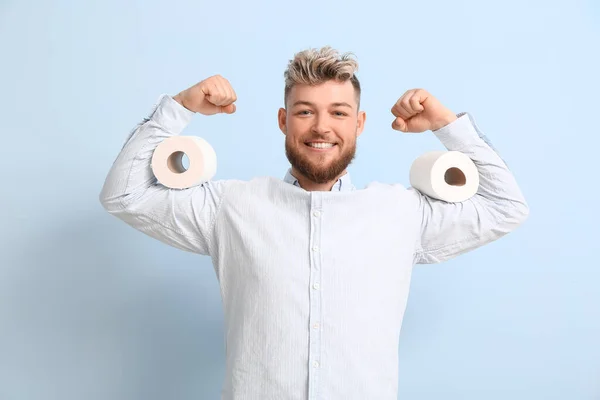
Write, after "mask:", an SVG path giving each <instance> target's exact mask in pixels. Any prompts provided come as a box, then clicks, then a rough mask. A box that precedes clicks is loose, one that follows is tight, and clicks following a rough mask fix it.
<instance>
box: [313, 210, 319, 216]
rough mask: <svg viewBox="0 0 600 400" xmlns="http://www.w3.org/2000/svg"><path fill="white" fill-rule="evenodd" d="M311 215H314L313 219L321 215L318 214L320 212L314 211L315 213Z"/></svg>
mask: <svg viewBox="0 0 600 400" xmlns="http://www.w3.org/2000/svg"><path fill="white" fill-rule="evenodd" d="M313 215H314V216H315V217H318V216H319V215H321V213H320V212H318V211H315V212H314V213H313Z"/></svg>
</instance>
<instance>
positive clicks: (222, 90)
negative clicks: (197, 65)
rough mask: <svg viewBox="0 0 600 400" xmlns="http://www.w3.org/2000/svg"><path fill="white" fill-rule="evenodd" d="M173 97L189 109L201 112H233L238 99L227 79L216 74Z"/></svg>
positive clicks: (207, 113)
mask: <svg viewBox="0 0 600 400" xmlns="http://www.w3.org/2000/svg"><path fill="white" fill-rule="evenodd" d="M173 99H175V100H176V101H177V102H178V103H179V104H181V105H182V106H184V107H185V108H187V109H188V110H190V111H194V112H198V113H200V114H204V115H213V114H218V113H226V114H233V113H234V112H235V104H233V103H234V102H235V101H236V100H237V95H236V94H235V91H234V90H233V88H232V87H231V84H230V83H229V81H228V80H227V79H225V78H223V77H222V76H221V75H214V76H211V77H210V78H206V79H205V80H203V81H201V82H198V83H197V84H195V85H194V86H192V87H190V88H188V89H186V90H184V91H183V92H181V93H179V94H177V95H176V96H174V97H173Z"/></svg>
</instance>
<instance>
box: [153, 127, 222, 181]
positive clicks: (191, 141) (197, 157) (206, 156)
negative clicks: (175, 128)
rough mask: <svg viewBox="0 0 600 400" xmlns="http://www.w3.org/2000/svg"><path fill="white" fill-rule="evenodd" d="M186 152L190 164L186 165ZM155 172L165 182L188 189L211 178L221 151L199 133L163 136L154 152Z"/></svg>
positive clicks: (158, 178) (215, 170)
mask: <svg viewBox="0 0 600 400" xmlns="http://www.w3.org/2000/svg"><path fill="white" fill-rule="evenodd" d="M184 154H185V155H186V156H187V157H188V160H189V166H188V168H187V169H185V168H184V166H183V163H182V159H183V155H184ZM151 165H152V172H153V173H154V176H155V177H156V179H157V180H158V182H160V183H161V184H163V185H165V186H167V187H169V188H173V189H186V188H190V187H192V186H197V185H199V184H201V183H204V182H206V181H208V180H210V179H211V178H212V177H213V176H215V174H216V172H217V154H216V153H215V150H214V149H213V148H212V146H211V145H210V144H209V143H208V142H207V141H206V140H204V139H202V138H199V137H196V136H171V137H169V138H167V139H165V140H163V141H162V142H161V143H160V144H159V145H158V146H156V149H154V153H153V154H152V161H151Z"/></svg>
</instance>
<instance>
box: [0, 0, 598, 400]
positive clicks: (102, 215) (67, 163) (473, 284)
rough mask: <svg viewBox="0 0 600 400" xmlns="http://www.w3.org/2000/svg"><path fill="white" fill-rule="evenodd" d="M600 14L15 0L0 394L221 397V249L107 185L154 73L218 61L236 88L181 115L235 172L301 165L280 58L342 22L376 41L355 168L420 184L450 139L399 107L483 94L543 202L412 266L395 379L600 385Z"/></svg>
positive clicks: (406, 384)
mask: <svg viewBox="0 0 600 400" xmlns="http://www.w3.org/2000/svg"><path fill="white" fill-rule="evenodd" d="M599 27H600V12H599V7H598V3H597V2H592V1H589V2H583V1H573V0H570V1H566V0H565V1H562V2H551V1H530V2H527V4H524V3H523V2H520V1H516V0H511V1H503V2H494V3H491V2H483V1H474V0H473V1H453V2H447V1H442V0H439V1H413V2H408V1H394V2H391V1H383V0H382V1H373V0H370V1H364V2H358V1H335V2H324V4H322V5H318V4H317V3H316V2H310V1H309V2H300V1H298V2H275V1H273V2H267V1H260V2H254V1H253V2H250V1H248V2H243V1H224V2H222V3H221V2H218V1H211V2H209V1H194V2H191V1H189V2H185V1H179V2H166V1H162V2H160V1H135V2H134V1H129V2H120V1H114V0H112V1H96V2H90V1H87V2H76V1H71V2H67V1H62V2H58V1H54V2H16V1H8V2H7V1H3V2H1V3H0V49H1V50H0V51H1V59H2V63H1V64H0V71H1V73H0V88H1V93H2V96H1V97H0V117H1V119H0V122H1V123H0V134H1V138H2V146H1V150H0V153H1V154H2V156H1V158H0V160H1V163H2V165H1V171H2V172H1V174H2V175H1V176H2V188H1V193H2V195H1V197H0V213H1V215H0V216H1V221H2V224H1V226H2V228H0V234H1V235H2V236H1V237H0V240H1V242H0V246H1V249H2V250H1V252H0V399H2V400H59V399H60V400H80V399H85V400H100V399H102V400H106V399H111V400H125V399H127V400H132V399H134V400H154V399H157V400H158V399H177V400H186V399H190V400H192V399H217V398H219V394H220V389H221V384H222V381H223V374H224V342H223V315H222V303H221V299H220V295H219V289H218V283H217V280H216V277H215V275H214V271H213V269H212V266H211V263H210V259H209V258H208V257H202V256H197V255H193V254H189V253H184V252H182V251H179V250H176V249H174V248H170V247H167V246H166V245H163V244H161V243H160V242H157V241H155V240H154V239H151V238H149V237H146V236H144V235H143V234H142V233H139V232H137V231H135V230H133V229H132V228H130V227H128V226H127V225H125V224H124V223H122V222H120V221H119V220H117V219H116V218H114V217H111V216H110V215H108V214H107V213H106V212H105V211H104V210H103V209H102V207H101V205H100V203H99V201H98V195H99V193H100V189H101V187H102V184H103V182H104V178H105V177H106V174H107V172H108V169H109V168H110V166H111V164H112V162H113V160H114V158H115V157H116V156H117V154H118V152H119V150H120V148H121V146H122V144H123V141H124V139H125V138H126V136H127V134H128V133H129V131H130V130H131V129H132V128H133V127H134V126H135V124H136V123H138V122H139V121H140V120H141V119H142V118H143V117H144V116H146V115H147V113H148V112H149V111H150V109H151V107H152V105H153V104H154V102H155V101H156V100H157V99H158V96H159V95H160V94H161V93H169V94H172V95H174V94H176V93H178V92H179V91H181V90H183V89H185V88H187V87H189V86H191V85H193V84H195V83H196V82H198V81H200V80H202V79H204V78H206V77H208V76H211V75H213V74H217V73H219V74H222V75H223V76H225V77H226V78H228V79H229V80H230V82H231V83H232V85H233V86H234V88H235V89H236V91H237V94H238V98H239V100H238V102H237V106H238V112H237V113H236V114H234V115H232V116H228V115H218V116H214V117H203V116H200V115H198V116H195V117H194V120H193V122H192V123H191V125H190V126H189V128H188V129H187V130H186V131H185V132H184V134H186V135H198V136H202V137H204V138H205V139H207V140H208V141H209V142H210V143H211V144H212V145H213V146H214V148H215V150H216V152H217V154H218V156H219V170H218V173H217V176H216V178H217V179H227V178H238V179H250V178H252V177H254V176H260V175H272V176H277V177H283V175H284V174H285V170H286V168H287V167H288V163H287V159H286V158H285V155H284V150H283V143H284V136H283V135H282V134H281V132H280V131H279V129H278V127H277V121H276V115H277V109H278V108H279V107H280V106H281V105H282V97H283V71H284V69H285V67H286V65H287V62H288V60H289V59H290V58H291V57H293V54H294V53H295V52H297V51H300V50H302V49H304V48H306V47H320V46H323V45H327V44H329V45H332V46H333V47H335V48H337V49H339V50H340V51H342V52H345V51H351V52H353V53H354V54H356V56H357V58H358V61H359V63H360V70H359V73H358V76H359V78H360V80H361V83H362V85H363V97H362V108H363V109H364V110H365V111H366V112H367V122H366V129H365V132H364V134H363V135H362V136H361V137H360V139H359V142H358V156H357V159H356V160H355V162H354V163H353V164H352V166H351V167H350V172H351V173H352V176H353V180H354V183H355V184H356V185H357V187H359V188H362V187H364V185H365V184H366V183H367V182H369V181H372V180H377V181H383V182H390V183H391V182H400V183H404V184H409V182H408V171H409V168H410V165H411V163H412V161H413V160H414V159H415V158H416V157H417V156H419V155H420V154H421V153H423V152H425V151H430V150H436V149H442V147H441V144H440V143H439V141H437V139H436V138H435V137H434V136H433V135H432V134H431V132H427V133H424V134H422V135H413V136H407V135H404V134H402V133H400V132H397V131H394V130H392V129H391V126H390V125H391V122H392V120H393V116H392V115H391V113H390V111H389V110H390V108H391V106H392V105H393V104H394V102H395V101H396V100H397V99H398V98H399V97H400V96H401V95H402V94H403V93H404V91H405V90H408V89H411V88H416V87H422V88H425V89H427V90H429V91H430V92H431V93H432V94H434V95H435V96H436V97H438V98H439V99H440V100H441V101H442V102H443V103H445V104H446V105H447V106H448V107H450V108H451V109H452V110H453V111H455V112H460V111H469V112H471V113H472V114H473V116H474V117H475V119H476V120H477V123H478V125H479V126H480V128H481V129H482V130H483V131H484V133H486V134H487V135H488V137H489V138H490V139H491V140H492V142H493V143H494V145H495V146H496V147H497V149H498V150H499V151H500V153H501V155H502V156H503V157H504V158H505V160H506V161H507V162H508V164H509V166H510V167H511V169H512V170H513V172H514V174H515V175H516V177H517V179H518V181H519V183H520V185H521V187H522V190H523V192H524V194H525V195H526V198H527V200H528V201H529V204H530V207H531V215H530V217H529V219H528V220H527V222H526V223H525V224H524V225H523V226H521V227H520V228H519V229H518V230H517V231H515V232H513V233H512V234H510V235H508V236H506V237H505V238H503V239H501V240H499V241H497V242H494V243H492V244H490V245H488V246H486V247H484V248H481V249H478V250H476V251H474V252H472V253H469V254H466V255H464V256H461V257H459V258H457V259H454V260H452V261H449V262H447V263H444V264H438V265H429V266H418V267H417V268H416V270H415V273H414V275H413V276H414V278H413V282H412V286H411V294H410V298H409V304H408V309H407V311H406V316H405V320H404V325H403V330H402V334H401V336H400V338H399V340H400V354H399V355H400V373H399V379H400V382H399V399H406V400H425V399H427V400H429V399H432V400H433V399H435V400H439V399H445V400H451V399H452V400H454V399H456V400H458V399H460V400H470V399H473V400H480V399H488V400H493V399H502V400H504V399H519V400H521V399H522V400H542V399H543V400H550V399H561V400H564V399H569V400H584V399H586V400H587V399H589V400H591V399H600V289H599V286H600V285H599V281H600V263H599V262H598V260H597V257H596V253H597V250H596V251H594V250H593V249H594V248H597V239H598V237H599V236H600V235H599V234H598V222H599V221H598V217H597V212H598V206H597V202H598V194H599V191H598V186H597V185H598V167H597V165H598V164H597V160H598V156H597V151H598V145H599V144H600V140H599V139H598V137H599V135H600V130H599V126H600V125H599V123H598V115H599V106H600V102H599V101H598V95H599V93H600V92H599V89H600V83H599V78H598V72H599V71H600V62H599V56H598V55H599V54H600V41H599V32H598V30H599ZM588 185H591V186H590V187H589V188H588V187H587V186H588Z"/></svg>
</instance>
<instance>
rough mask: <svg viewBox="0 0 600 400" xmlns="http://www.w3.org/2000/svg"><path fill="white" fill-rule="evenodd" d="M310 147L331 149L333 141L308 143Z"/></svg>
mask: <svg viewBox="0 0 600 400" xmlns="http://www.w3.org/2000/svg"><path fill="white" fill-rule="evenodd" d="M307 144H308V145H309V146H310V147H315V148H317V149H329V148H331V147H333V146H334V145H333V143H307Z"/></svg>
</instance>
